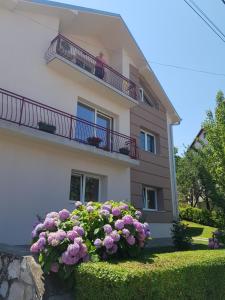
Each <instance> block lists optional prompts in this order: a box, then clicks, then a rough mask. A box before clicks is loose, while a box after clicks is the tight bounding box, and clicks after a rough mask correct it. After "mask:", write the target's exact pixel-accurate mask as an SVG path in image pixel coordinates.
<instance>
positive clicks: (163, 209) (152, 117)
mask: <svg viewBox="0 0 225 300" xmlns="http://www.w3.org/2000/svg"><path fill="white" fill-rule="evenodd" d="M160 105H161V104H160ZM140 129H145V130H146V131H149V132H150V133H152V134H154V135H155V136H156V142H157V153H156V154H153V153H149V152H146V151H144V150H141V149H139V160H140V165H139V166H136V167H133V168H132V169H131V200H132V203H133V204H134V205H135V206H136V207H137V208H139V209H143V199H142V187H143V186H144V185H147V186H152V187H154V188H157V191H158V192H157V195H158V211H157V212H154V211H145V210H144V211H143V213H144V217H145V219H146V221H148V222H151V223H169V222H172V218H173V216H172V200H171V183H170V169H169V153H168V134H167V120H166V113H165V109H164V108H161V107H160V109H159V110H157V109H155V108H154V107H150V106H148V105H147V104H145V103H139V105H137V106H136V107H134V108H132V110H131V136H132V137H135V138H136V139H137V144H138V145H139V135H140Z"/></svg>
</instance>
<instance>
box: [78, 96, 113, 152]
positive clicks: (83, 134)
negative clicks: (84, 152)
mask: <svg viewBox="0 0 225 300" xmlns="http://www.w3.org/2000/svg"><path fill="white" fill-rule="evenodd" d="M77 117H78V118H80V119H83V120H85V121H87V122H83V121H82V120H80V121H77V122H76V129H75V139H76V140H78V141H80V142H85V143H88V144H91V145H94V146H97V147H100V148H102V149H105V150H108V151H109V150H110V143H111V138H110V136H111V133H110V130H111V128H112V118H110V117H109V116H107V115H105V114H104V113H102V112H100V111H98V110H96V109H94V108H92V107H90V106H88V105H86V104H83V103H80V102H78V104H77ZM95 125H98V126H101V127H102V128H100V127H98V126H95ZM96 138H98V139H96Z"/></svg>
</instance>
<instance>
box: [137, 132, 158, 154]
mask: <svg viewBox="0 0 225 300" xmlns="http://www.w3.org/2000/svg"><path fill="white" fill-rule="evenodd" d="M140 148H141V149H142V150H145V151H149V152H152V153H156V141H155V136H154V135H153V134H151V133H149V132H146V131H144V130H141V132H140Z"/></svg>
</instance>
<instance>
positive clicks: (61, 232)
mask: <svg viewBox="0 0 225 300" xmlns="http://www.w3.org/2000/svg"><path fill="white" fill-rule="evenodd" d="M55 237H56V239H57V240H59V241H62V240H64V239H65V238H66V237H67V234H66V232H65V231H64V230H62V229H59V230H58V231H56V233H55Z"/></svg>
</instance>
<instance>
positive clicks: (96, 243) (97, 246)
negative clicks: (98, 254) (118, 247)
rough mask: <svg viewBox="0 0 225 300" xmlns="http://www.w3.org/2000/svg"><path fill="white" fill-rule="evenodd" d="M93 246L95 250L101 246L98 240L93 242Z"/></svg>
mask: <svg viewBox="0 0 225 300" xmlns="http://www.w3.org/2000/svg"><path fill="white" fill-rule="evenodd" d="M94 245H95V247H96V248H101V246H102V241H101V240H100V239H96V240H95V241H94Z"/></svg>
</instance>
